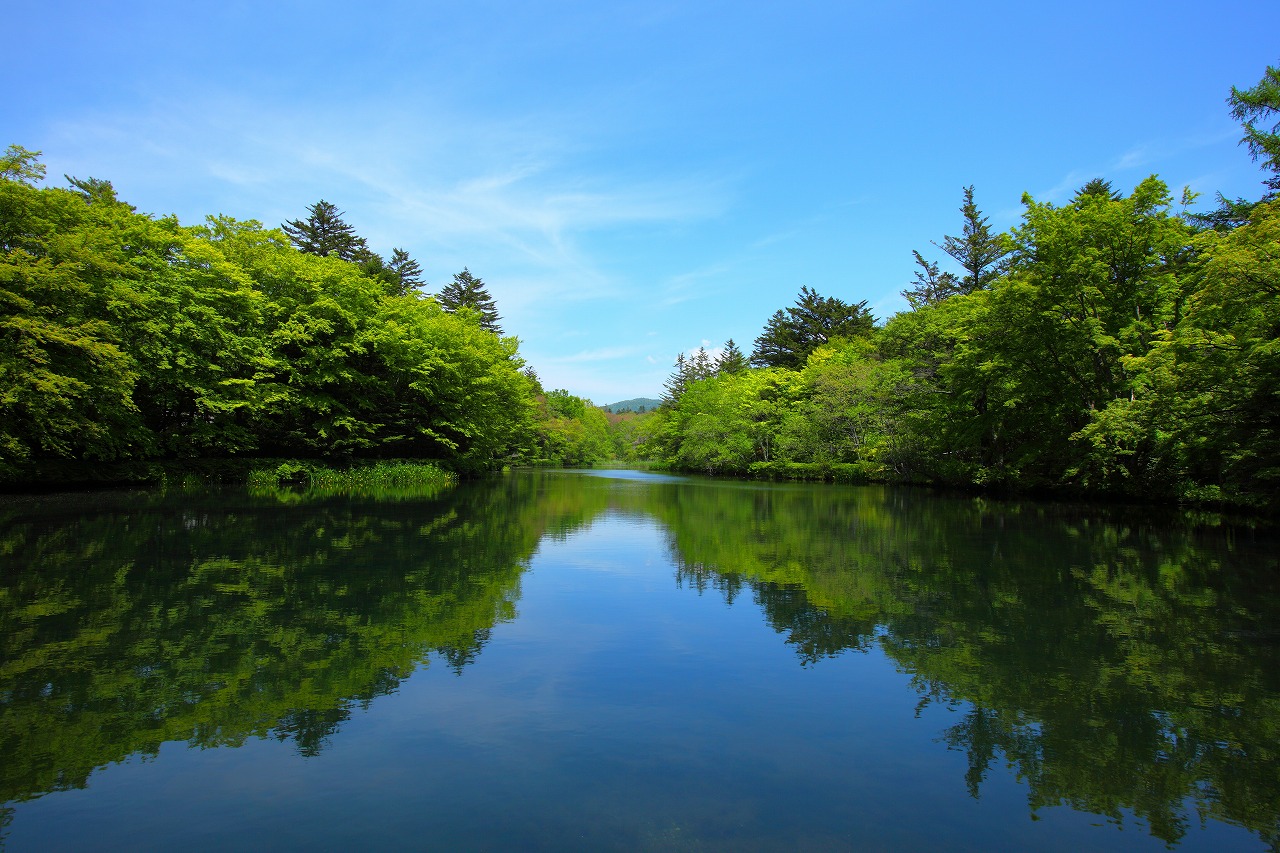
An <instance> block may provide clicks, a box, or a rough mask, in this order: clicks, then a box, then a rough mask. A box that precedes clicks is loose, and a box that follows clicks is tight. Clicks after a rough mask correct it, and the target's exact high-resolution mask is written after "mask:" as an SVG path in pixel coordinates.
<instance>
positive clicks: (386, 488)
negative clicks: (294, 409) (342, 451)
mask: <svg viewBox="0 0 1280 853" xmlns="http://www.w3.org/2000/svg"><path fill="white" fill-rule="evenodd" d="M455 482H457V475H455V474H453V473H452V472H449V471H445V470H444V469H442V468H440V467H439V466H438V465H435V464H433V463H430V462H406V461H399V462H376V463H373V464H372V465H354V466H352V467H350V468H330V467H328V466H326V465H316V464H312V463H305V462H296V461H286V462H281V463H280V464H279V465H277V466H276V467H274V468H258V469H254V470H253V471H250V472H249V477H248V485H249V491H250V492H251V493H252V494H255V495H271V496H274V497H276V498H277V499H280V500H284V501H285V502H290V503H292V502H294V501H297V500H303V499H307V498H315V497H336V496H343V495H350V496H357V497H370V498H383V499H396V498H409V497H426V496H430V495H432V494H435V493H437V492H439V491H440V490H441V489H444V488H445V487H447V486H450V485H452V484H454V483H455Z"/></svg>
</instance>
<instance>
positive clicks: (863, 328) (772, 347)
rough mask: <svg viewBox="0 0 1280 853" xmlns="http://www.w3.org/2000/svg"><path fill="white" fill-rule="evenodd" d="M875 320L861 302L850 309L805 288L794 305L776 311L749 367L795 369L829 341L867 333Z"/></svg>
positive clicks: (835, 299) (848, 305) (758, 339)
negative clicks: (752, 365)
mask: <svg viewBox="0 0 1280 853" xmlns="http://www.w3.org/2000/svg"><path fill="white" fill-rule="evenodd" d="M874 326H875V318H874V317H873V316H872V315H871V312H870V311H868V310H867V303H866V301H865V300H863V301H862V302H859V303H857V304H856V305H850V304H849V303H847V302H844V301H843V300H840V299H837V298H835V297H833V296H826V297H824V296H820V295H819V294H818V292H817V291H815V290H813V289H812V288H810V287H808V286H805V287H801V288H800V295H799V296H798V297H797V298H796V304H795V305H793V306H791V307H789V308H787V309H786V310H785V311H784V310H781V309H780V310H778V311H777V312H775V313H774V315H773V316H772V317H770V318H769V322H768V323H767V324H765V328H764V331H763V332H761V333H760V335H759V337H757V338H756V341H755V350H754V351H753V352H752V353H751V363H752V364H754V365H756V366H758V367H790V368H799V367H801V366H803V365H804V361H805V359H806V358H808V357H809V354H810V353H812V352H813V351H814V350H816V349H817V348H818V347H820V346H822V345H823V344H825V343H827V342H828V341H830V340H832V339H833V338H838V337H846V338H852V337H857V336H859V335H865V334H867V333H869V332H870V331H871V330H872V328H874Z"/></svg>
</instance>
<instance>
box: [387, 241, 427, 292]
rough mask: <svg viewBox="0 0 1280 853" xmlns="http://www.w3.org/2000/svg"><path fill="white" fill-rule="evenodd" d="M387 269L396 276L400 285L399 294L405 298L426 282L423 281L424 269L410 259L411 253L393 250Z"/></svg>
mask: <svg viewBox="0 0 1280 853" xmlns="http://www.w3.org/2000/svg"><path fill="white" fill-rule="evenodd" d="M387 269H388V270H390V271H391V272H392V274H394V275H395V277H396V281H397V282H398V285H399V294H398V295H400V296H404V295H405V294H407V293H409V292H410V291H411V290H416V289H417V288H419V287H421V286H422V285H423V284H425V282H423V280H422V267H420V266H419V265H418V262H417V261H415V260H414V259H413V258H411V257H409V253H408V252H406V251H405V250H404V249H392V250H391V259H390V260H388V261H387Z"/></svg>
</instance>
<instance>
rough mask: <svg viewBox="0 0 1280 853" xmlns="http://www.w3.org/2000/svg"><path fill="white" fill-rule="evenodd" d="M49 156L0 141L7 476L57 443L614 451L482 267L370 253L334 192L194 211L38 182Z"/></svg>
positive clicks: (119, 452) (478, 462) (97, 451)
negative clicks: (534, 360)
mask: <svg viewBox="0 0 1280 853" xmlns="http://www.w3.org/2000/svg"><path fill="white" fill-rule="evenodd" d="M37 154H38V152H31V151H27V150H26V149H23V148H21V147H18V146H11V147H10V148H9V149H8V150H7V151H6V152H5V153H4V154H3V155H2V157H0V479H6V480H11V481H12V480H15V479H16V480H21V479H29V478H31V477H33V476H39V474H38V471H39V470H40V466H41V464H42V463H48V462H50V461H57V460H69V461H74V462H79V463H83V462H102V463H107V462H134V461H139V460H189V459H197V458H199V459H208V458H234V457H246V456H250V457H257V456H263V457H323V458H336V459H350V460H358V459H361V458H388V457H405V458H430V459H438V460H443V461H445V462H447V463H448V464H450V465H451V466H452V467H455V468H458V469H460V470H474V469H483V468H486V467H491V466H493V465H495V464H499V463H504V462H513V461H514V462H519V461H531V460H533V461H542V462H551V463H560V462H562V461H570V460H571V461H573V462H587V461H595V460H596V459H598V458H603V457H604V456H607V455H608V454H607V453H604V452H601V451H598V450H595V449H593V448H592V447H584V446H581V445H583V443H584V442H585V441H586V438H585V435H586V432H587V430H586V429H585V428H579V425H578V424H577V423H576V422H575V421H574V418H573V417H572V416H566V415H565V414H564V411H563V410H564V409H565V407H566V406H567V405H568V403H567V402H566V400H565V399H564V398H565V397H567V396H568V395H567V393H565V392H560V393H559V394H558V395H557V394H554V393H553V394H552V395H545V394H544V393H543V389H542V387H541V385H540V383H539V382H538V380H537V376H536V374H535V373H534V372H533V370H532V369H531V368H529V367H528V366H527V365H526V364H525V362H524V361H523V359H522V358H521V357H520V355H519V352H518V341H517V340H516V339H515V338H513V337H504V336H503V335H502V332H501V328H500V327H499V326H498V322H497V321H498V319H499V317H498V314H497V310H496V306H494V304H493V300H492V298H491V297H490V296H489V295H488V293H487V291H486V290H485V288H484V285H483V282H482V281H481V280H480V279H478V278H476V277H474V276H472V274H471V273H470V272H469V271H468V270H463V272H462V273H459V274H458V275H456V276H454V280H453V282H452V283H451V284H450V285H448V286H446V287H445V288H443V289H442V290H441V291H440V293H439V294H437V295H436V296H428V295H426V294H424V293H423V292H422V291H421V289H420V287H421V285H422V282H421V279H420V274H421V270H420V268H419V267H418V264H417V263H416V262H415V261H414V260H413V259H412V258H410V257H409V256H408V253H407V252H405V251H403V250H400V249H396V250H394V251H393V252H392V254H391V255H390V257H388V258H386V259H384V258H382V257H381V256H379V255H377V254H375V253H374V252H372V251H371V250H370V249H369V247H368V245H367V243H366V242H365V241H364V240H363V239H362V238H360V237H359V236H358V235H356V234H355V233H354V231H353V229H352V228H351V227H350V226H349V225H347V224H346V223H345V222H343V221H342V218H341V214H340V212H339V211H337V210H336V208H334V207H333V205H331V204H328V203H327V202H323V201H321V202H319V203H317V204H316V205H312V206H311V208H310V211H309V212H310V215H309V217H308V218H307V219H305V220H301V219H300V220H294V221H292V222H289V223H285V225H284V226H282V229H281V230H277V229H269V228H265V227H264V226H263V225H261V224H260V223H258V222H256V221H237V220H234V219H231V218H228V217H225V216H214V217H209V218H208V219H207V220H206V222H205V223H204V224H202V225H199V226H194V227H188V226H183V225H181V224H180V223H179V222H178V221H177V219H176V218H174V217H160V218H156V217H152V216H149V215H146V214H141V213H138V212H137V211H136V210H135V209H134V208H133V207H132V206H130V205H128V204H126V203H124V202H123V201H121V200H120V199H118V198H117V196H116V193H115V191H114V190H113V188H112V186H111V184H110V183H109V182H107V181H103V180H99V179H92V178H91V179H87V180H79V179H74V178H68V180H69V182H70V184H69V187H68V188H66V189H60V188H47V187H46V188H41V187H37V184H38V183H40V182H41V181H42V180H43V178H44V167H43V166H42V165H41V164H40V163H39V160H38V156H37ZM575 399H576V398H575ZM582 402H583V401H579V403H582ZM587 408H590V407H587ZM601 419H602V418H601ZM566 433H567V435H566ZM579 439H581V440H579ZM588 443H589V442H588ZM33 472H36V473H33Z"/></svg>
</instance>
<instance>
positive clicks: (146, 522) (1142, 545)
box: [0, 473, 1280, 847]
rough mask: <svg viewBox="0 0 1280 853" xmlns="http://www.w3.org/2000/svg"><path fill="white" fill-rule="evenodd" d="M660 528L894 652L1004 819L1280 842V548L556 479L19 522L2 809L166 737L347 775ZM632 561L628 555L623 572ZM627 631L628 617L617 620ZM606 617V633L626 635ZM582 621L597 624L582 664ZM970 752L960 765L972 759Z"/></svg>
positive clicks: (4, 614) (1179, 530)
mask: <svg viewBox="0 0 1280 853" xmlns="http://www.w3.org/2000/svg"><path fill="white" fill-rule="evenodd" d="M606 514H623V515H625V516H628V517H632V518H646V519H655V520H657V521H659V522H660V523H661V525H662V528H663V529H664V530H665V535H666V537H667V539H668V550H669V553H670V562H671V564H672V565H673V566H674V569H675V580H676V583H677V584H678V585H680V586H681V587H683V588H687V589H689V590H691V591H697V592H702V593H708V594H716V595H720V596H722V597H723V598H724V600H725V601H726V602H729V603H731V604H732V603H734V602H735V601H739V602H741V601H744V600H750V601H752V602H754V604H755V605H757V606H758V607H759V609H760V612H761V613H762V614H763V617H764V618H765V619H766V620H767V622H768V624H769V625H770V626H771V627H772V628H773V630H775V631H777V632H778V634H779V635H780V637H781V639H782V641H783V642H785V643H786V644H788V645H789V646H790V647H792V648H793V649H794V650H795V653H796V659H797V661H798V663H799V664H800V665H801V666H803V667H822V666H825V665H826V663H824V662H826V661H828V660H829V659H830V658H833V657H838V656H840V655H843V654H847V653H856V652H863V651H868V650H871V649H877V650H880V651H883V652H884V653H885V654H886V655H888V656H889V657H890V658H891V659H892V660H893V661H895V662H896V664H897V666H898V667H900V668H901V670H902V671H904V672H906V673H909V674H910V676H911V678H912V684H913V686H914V688H915V690H916V692H917V694H918V699H919V705H918V707H917V713H919V712H921V711H922V710H923V709H924V707H926V706H927V705H929V704H931V703H938V704H943V705H946V706H948V707H952V708H954V709H956V714H955V715H954V722H953V724H951V725H950V726H949V727H948V728H947V729H946V730H945V731H942V732H940V733H939V738H940V741H941V742H942V743H943V744H945V746H946V747H949V748H951V749H955V750H959V751H961V752H963V753H964V754H965V755H966V757H967V759H968V761H967V765H968V769H967V772H966V773H965V776H964V779H963V780H956V781H957V784H964V785H965V786H966V787H967V788H968V790H969V792H970V794H971V795H972V796H974V797H980V796H982V793H983V787H984V784H986V781H987V779H988V778H989V776H990V774H991V773H992V772H993V768H997V767H999V766H1000V765H1002V764H1007V765H1009V766H1011V767H1012V768H1013V769H1014V771H1015V772H1016V773H1017V775H1018V777H1019V778H1020V779H1021V780H1023V782H1024V783H1025V786H1026V790H1027V797H1028V805H1029V807H1030V809H1031V810H1032V811H1033V812H1034V811H1036V810H1039V809H1042V808H1044V807H1046V806H1052V805H1059V804H1067V805H1070V806H1071V807H1073V808H1076V809H1079V810H1083V811H1087V812H1091V813H1094V814H1098V815H1102V816H1105V817H1107V818H1109V819H1111V820H1115V821H1120V820H1122V818H1123V817H1124V816H1125V815H1134V816H1136V817H1138V818H1139V819H1140V820H1141V821H1142V822H1143V823H1144V824H1145V825H1146V826H1147V827H1149V829H1150V831H1151V833H1152V834H1154V835H1155V836H1157V837H1158V838H1161V839H1163V840H1165V841H1166V842H1169V843H1171V844H1172V843H1177V842H1178V840H1179V839H1181V838H1182V837H1183V836H1184V834H1185V833H1186V832H1187V829H1188V826H1189V824H1190V823H1191V822H1192V821H1194V820H1196V819H1201V820H1203V819H1206V818H1212V819H1216V820H1222V821H1226V822H1229V823H1233V824H1237V825H1240V826H1244V827H1246V828H1248V829H1249V830H1251V831H1252V832H1254V833H1255V834H1256V835H1257V836H1258V837H1259V838H1261V839H1262V840H1264V841H1265V842H1266V843H1268V844H1270V845H1272V846H1273V847H1275V846H1276V844H1277V840H1278V839H1280V831H1278V815H1280V779H1278V778H1277V774H1276V773H1275V768H1276V766H1277V755H1276V750H1277V749H1278V748H1280V698H1278V697H1280V660H1278V659H1277V658H1278V657H1280V630H1278V628H1277V613H1278V612H1280V593H1278V590H1277V578H1280V566H1278V565H1277V558H1276V556H1275V553H1276V552H1275V550H1274V549H1273V545H1274V542H1272V541H1271V540H1269V539H1267V538H1266V537H1264V536H1261V535H1259V534H1254V533H1251V532H1249V531H1240V530H1234V529H1228V528H1222V529H1218V530H1213V529H1210V530H1207V531H1206V530H1204V529H1200V530H1198V531H1197V530H1194V529H1192V528H1191V527H1190V526H1187V525H1185V524H1180V523H1171V521H1170V520H1169V519H1160V520H1152V519H1146V518H1141V517H1138V516H1134V515H1132V514H1126V513H1121V512H1112V513H1111V514H1110V515H1107V514H1100V513H1099V512H1098V511H1096V510H1091V511H1088V512H1085V511H1075V510H1072V509H1070V508H1066V507H1060V506H1051V505H1044V504H1007V503H988V502H984V501H981V500H975V499H943V498H937V497H930V496H929V495H928V494H927V493H924V492H912V491H895V490H886V489H874V488H863V489H843V488H837V487H831V486H819V487H808V486H755V485H748V484H740V483H720V482H714V481H704V480H683V479H679V478H662V477H655V476H643V477H635V476H631V475H627V476H622V475H608V476H581V475H572V474H554V473H530V474H521V475H516V476H509V477H504V478H501V479H498V480H495V481H493V482H490V483H481V484H465V485H463V486H461V487H459V488H457V489H456V490H452V491H449V492H444V493H434V492H432V493H426V494H418V495H404V494H402V495H398V496H397V500H395V501H382V502H370V501H366V500H355V499H350V498H344V497H342V496H314V495H313V496H309V497H305V498H304V497H299V496H296V495H293V496H290V495H272V494H258V495H246V494H244V493H243V492H225V493H201V494H170V495H111V496H102V495H97V496H92V497H90V498H48V499H40V500H27V501H9V502H6V503H4V504H3V505H0V531H2V533H0V554H2V555H3V569H0V572H2V575H0V644H2V646H0V651H2V652H3V654H0V755H4V756H5V757H6V760H5V761H4V762H2V763H0V801H3V802H14V801H21V800H24V799H27V798H30V797H33V796H39V795H40V794H42V793H46V792H50V791H57V790H64V789H68V788H75V787H81V786H83V785H84V784H85V783H86V781H87V780H88V778H89V776H90V774H91V773H92V772H93V771H94V769H95V768H97V767H100V766H102V765H104V764H107V763H111V762H117V761H120V760H122V759H124V758H125V757H126V756H129V755H134V754H142V755H149V754H154V753H155V752H156V751H157V750H158V748H159V746H160V744H161V743H163V742H165V741H185V742H187V743H189V744H191V745H194V746H199V747H212V746H226V745H239V744H242V743H244V742H245V740H246V739H248V738H250V737H273V738H277V739H280V740H283V741H288V742H291V743H292V744H294V745H295V748H296V750H297V751H298V752H299V753H301V754H302V755H305V756H316V755H321V754H323V751H324V750H325V748H326V745H327V744H328V743H329V742H331V741H332V739H333V738H335V737H338V736H340V735H339V734H338V733H339V732H340V730H341V727H342V724H343V723H344V721H346V720H347V719H348V717H349V716H350V714H351V713H352V711H353V710H354V709H355V708H358V707H361V706H365V705H367V704H368V703H370V702H372V701H373V700H374V699H376V698H377V697H379V696H383V695H386V694H388V693H391V692H395V691H396V690H397V689H398V688H399V686H400V685H401V683H402V681H403V680H404V679H405V678H407V677H408V676H409V675H410V674H411V673H413V672H414V671H415V670H417V669H420V668H422V667H423V666H427V665H429V664H430V663H431V662H432V661H434V662H435V663H436V664H443V665H445V666H448V667H450V668H452V669H453V671H454V672H456V673H458V674H459V675H461V674H463V673H465V672H466V670H467V668H468V667H469V666H471V665H473V664H474V663H475V662H476V661H477V660H480V659H481V657H482V652H483V650H484V647H485V645H486V643H487V642H488V640H489V638H490V636H491V635H492V633H493V632H494V630H495V628H496V627H497V626H499V625H501V624H502V623H503V622H505V621H508V620H511V619H514V618H515V616H516V608H517V605H518V603H519V601H520V596H521V575H522V573H523V572H524V570H525V568H526V567H527V565H528V562H529V560H530V558H531V556H532V555H533V554H534V553H535V551H536V549H537V547H538V545H539V543H540V542H542V541H544V540H547V539H550V540H564V539H567V538H569V537H571V536H572V535H574V533H575V532H577V531H579V530H582V529H583V528H584V527H586V526H588V525H590V524H591V523H592V522H593V521H594V520H596V519H599V518H601V517H602V516H604V515H606ZM623 558H624V555H619V556H618V557H616V559H623ZM601 606H607V605H601ZM596 615H597V616H598V614H596ZM572 631H573V627H572V626H571V625H568V626H565V633H566V637H565V640H564V642H565V643H566V644H571V643H573V642H574V638H573V637H572V636H569V635H571V634H572ZM941 748H942V747H940V749H941Z"/></svg>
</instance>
